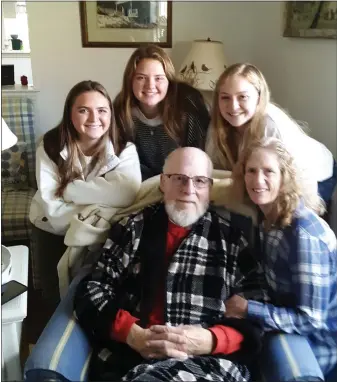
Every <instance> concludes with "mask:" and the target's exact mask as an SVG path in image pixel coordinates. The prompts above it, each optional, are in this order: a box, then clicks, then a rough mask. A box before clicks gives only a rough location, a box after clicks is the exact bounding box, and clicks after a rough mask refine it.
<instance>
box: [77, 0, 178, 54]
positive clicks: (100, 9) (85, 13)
mask: <svg viewBox="0 0 337 382" xmlns="http://www.w3.org/2000/svg"><path fill="white" fill-rule="evenodd" d="M79 6H80V19H81V33H82V46H83V47H85V48H97V47H100V48H110V47H119V48H132V47H139V46H140V45H144V44H149V43H154V44H157V45H159V46H161V47H163V48H171V47H172V2H171V1H81V2H79Z"/></svg>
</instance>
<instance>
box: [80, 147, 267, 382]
mask: <svg viewBox="0 0 337 382" xmlns="http://www.w3.org/2000/svg"><path fill="white" fill-rule="evenodd" d="M211 173H212V163H211V161H210V159H209V157H208V156H207V154H205V153H204V152H203V151H201V150H199V149H197V148H192V147H185V148H179V149H177V150H175V151H174V152H172V153H171V154H170V155H169V157H168V158H167V160H166V162H165V166H164V169H163V173H162V175H161V181H160V187H161V190H162V192H163V196H164V203H159V204H156V205H153V206H150V207H148V208H145V209H144V210H143V211H141V212H140V213H138V214H136V215H134V216H131V217H129V218H127V219H124V220H123V221H121V222H120V223H118V224H116V225H115V226H114V227H113V228H112V229H111V232H110V235H109V238H108V239H107V241H106V243H105V245H104V248H103V249H102V250H101V257H100V259H99V261H98V262H97V264H96V266H95V269H94V270H93V272H92V273H91V274H90V275H89V276H87V277H86V278H85V279H83V280H82V282H81V283H80V284H79V286H78V289H77V292H76V296H75V311H76V315H77V318H78V320H79V322H80V324H81V325H82V327H83V328H84V330H85V332H86V333H87V335H88V336H89V337H90V339H91V341H92V343H93V344H94V355H93V360H92V364H91V378H92V379H93V380H95V381H96V380H109V381H112V380H124V381H206V380H207V381H229V382H238V381H247V380H249V372H248V368H247V366H246V365H247V363H248V362H250V361H252V360H253V359H254V357H255V356H256V355H257V353H258V350H259V349H260V335H261V331H260V328H258V327H256V326H254V325H253V324H252V323H250V322H248V321H246V320H245V319H238V318H226V317H225V316H224V312H225V305H224V301H225V300H226V299H227V298H229V297H230V296H231V295H233V294H234V293H236V294H237V293H240V292H243V295H244V296H247V294H246V292H245V290H249V291H250V293H251V294H252V295H254V296H255V297H256V296H257V295H261V293H260V292H261V289H260V287H259V285H258V284H257V281H256V280H258V275H257V273H256V272H255V271H254V267H255V266H256V264H255V262H254V260H253V258H252V257H251V256H250V253H249V250H248V247H247V242H246V240H245V239H244V238H243V237H242V234H241V231H240V230H238V229H236V228H235V227H233V226H231V225H229V223H228V221H226V220H224V219H223V218H222V217H220V216H219V215H217V214H216V213H215V212H212V211H210V210H209V209H208V204H209V197H210V189H211V187H212V183H213V181H212V179H211V178H210V176H211ZM247 276H249V277H247ZM254 283H255V285H254Z"/></svg>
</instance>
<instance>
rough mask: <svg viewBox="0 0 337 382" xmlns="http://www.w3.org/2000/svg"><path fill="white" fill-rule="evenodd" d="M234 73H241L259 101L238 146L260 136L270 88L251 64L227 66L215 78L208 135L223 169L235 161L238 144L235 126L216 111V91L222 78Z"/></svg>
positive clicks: (218, 91) (217, 106) (232, 165)
mask: <svg viewBox="0 0 337 382" xmlns="http://www.w3.org/2000/svg"><path fill="white" fill-rule="evenodd" d="M234 76H241V77H243V78H245V79H246V80H247V81H249V82H250V83H251V84H252V85H253V86H254V87H255V89H256V90H257V92H258V94H259V102H258V105H257V108H256V112H255V114H254V116H253V118H252V119H251V120H250V121H249V122H248V123H247V128H246V129H245V133H244V137H243V140H242V145H245V144H249V141H251V140H254V139H258V138H261V137H262V136H263V133H264V131H263V127H264V118H265V115H266V110H267V106H268V104H269V102H270V91H269V87H268V84H267V82H266V80H265V78H264V76H263V74H262V73H261V71H260V70H259V69H258V68H257V67H256V66H254V65H252V64H249V63H244V64H242V63H238V64H234V65H231V66H229V67H228V68H227V69H226V70H225V71H224V72H223V73H222V74H221V76H220V77H219V79H218V81H217V84H216V87H215V91H214V93H213V102H212V103H213V108H212V115H211V126H210V129H211V131H210V134H211V138H212V140H213V142H214V146H215V147H214V150H215V153H216V155H217V157H218V162H220V164H221V165H222V167H223V168H227V169H232V168H233V167H234V165H235V163H236V162H237V159H238V154H239V145H238V144H237V141H236V139H235V133H236V129H234V128H233V126H232V125H231V124H230V123H229V122H227V121H226V120H225V119H224V118H223V117H222V115H221V113H220V108H219V93H220V87H221V86H222V85H223V84H224V83H225V82H226V80H227V79H228V78H230V77H234ZM228 164H229V166H228ZM228 167H230V168H228Z"/></svg>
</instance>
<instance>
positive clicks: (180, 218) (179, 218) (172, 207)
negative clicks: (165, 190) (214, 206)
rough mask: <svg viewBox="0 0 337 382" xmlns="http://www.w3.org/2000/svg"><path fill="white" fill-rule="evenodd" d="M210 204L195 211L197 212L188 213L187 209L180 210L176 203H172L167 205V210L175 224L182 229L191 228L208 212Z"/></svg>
mask: <svg viewBox="0 0 337 382" xmlns="http://www.w3.org/2000/svg"><path fill="white" fill-rule="evenodd" d="M207 208H208V203H205V204H203V205H201V206H199V207H197V208H196V209H195V211H188V210H186V209H182V210H181V209H178V208H177V207H176V202H174V201H170V202H166V203H165V209H166V213H167V215H168V217H169V218H170V220H172V221H173V223H175V224H177V225H178V226H180V227H189V226H190V225H192V224H194V223H195V222H196V221H197V220H199V219H200V218H201V216H202V215H203V214H204V213H205V212H206V211H207Z"/></svg>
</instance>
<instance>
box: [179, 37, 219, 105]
mask: <svg viewBox="0 0 337 382" xmlns="http://www.w3.org/2000/svg"><path fill="white" fill-rule="evenodd" d="M225 69H226V58H225V52H224V47H223V43H222V42H220V41H212V40H211V39H210V38H208V39H207V40H194V41H193V43H192V48H191V50H190V51H189V53H188V55H187V56H186V58H185V60H184V61H183V63H182V65H181V68H180V70H179V73H178V76H179V77H180V79H182V80H183V81H185V82H187V83H189V84H190V85H192V86H194V87H195V88H197V89H199V90H200V91H201V92H202V93H203V95H204V96H205V95H206V96H207V97H206V98H209V99H210V98H211V95H212V92H213V90H214V88H215V85H216V81H217V80H218V78H219V77H220V74H221V73H222V72H223V71H224V70H225Z"/></svg>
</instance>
